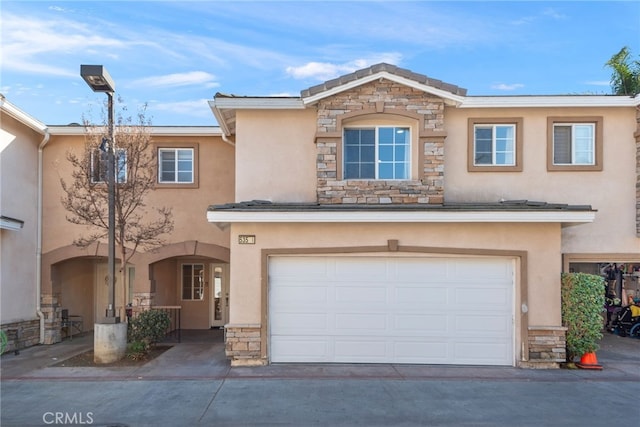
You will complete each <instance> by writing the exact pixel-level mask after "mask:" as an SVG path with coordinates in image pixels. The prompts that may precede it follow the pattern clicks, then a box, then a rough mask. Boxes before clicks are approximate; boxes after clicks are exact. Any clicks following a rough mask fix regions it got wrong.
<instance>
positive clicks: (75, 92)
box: [0, 0, 640, 126]
mask: <svg viewBox="0 0 640 427" xmlns="http://www.w3.org/2000/svg"><path fill="white" fill-rule="evenodd" d="M0 37H1V38H0V48H1V49H0V59H1V62H0V93H2V94H3V95H4V96H5V97H6V99H7V100H8V101H9V102H11V103H12V104H14V105H15V106H17V107H18V108H20V109H21V110H23V111H24V112H26V113H28V114H29V115H31V116H32V117H34V118H36V119H38V120H40V121H41V122H44V123H45V124H47V125H65V124H69V123H81V122H82V121H83V118H88V119H89V120H92V121H99V120H102V119H101V117H102V115H101V112H103V111H104V103H105V100H106V96H105V95H104V94H102V93H94V92H92V91H91V89H90V88H89V87H88V86H87V85H86V83H85V82H84V80H82V78H81V77H80V64H100V65H104V66H105V67H106V69H107V70H108V72H109V74H110V75H111V76H112V77H113V79H114V81H115V84H116V95H117V97H118V98H121V99H122V103H119V104H118V109H120V108H126V111H127V112H128V113H125V114H129V115H133V114H134V113H135V112H137V111H139V109H140V108H141V106H143V105H146V108H147V109H146V116H147V118H148V119H150V120H151V122H152V124H153V125H158V126H165V125H166V126H200V125H202V126H215V125H217V123H216V120H215V118H214V116H213V114H212V112H211V110H210V108H209V106H208V104H207V101H208V100H211V99H213V97H214V96H215V94H216V93H217V92H221V93H225V94H234V95H239V96H299V95H300V91H301V90H304V89H307V88H309V87H311V86H315V85H317V84H319V83H322V82H323V81H326V80H329V79H332V78H335V77H338V76H341V75H344V74H348V73H351V72H353V71H356V70H358V69H361V68H365V67H368V66H370V65H373V64H377V63H380V62H386V63H390V64H394V65H397V66H399V67H402V68H406V69H409V70H411V71H413V72H416V73H420V74H426V75H427V76H429V77H431V78H435V79H439V80H442V81H445V82H447V83H451V84H454V85H457V86H460V87H463V88H466V89H467V90H468V93H467V94H468V95H470V96H473V95H476V96H481V95H558V94H610V93H611V87H610V84H609V83H610V78H611V70H610V69H609V68H607V67H605V63H606V62H607V61H608V60H609V58H611V56H612V55H614V54H615V53H617V52H618V51H619V50H620V49H621V48H622V47H624V46H628V47H629V49H630V50H631V52H632V57H633V58H634V59H640V2H638V1H620V2H616V1H603V2H598V1H556V2H545V1H513V2H509V1H452V0H449V1H362V0H361V1H323V2H316V1H238V0H236V1H231V0H227V1H224V0H218V1H211V0H208V1H204V0H203V1H133V2H132V1H118V0H111V1H88V0H85V1H53V0H20V1H11V0H2V1H1V2H0Z"/></svg>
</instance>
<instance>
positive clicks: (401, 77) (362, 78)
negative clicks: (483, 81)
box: [300, 63, 467, 104]
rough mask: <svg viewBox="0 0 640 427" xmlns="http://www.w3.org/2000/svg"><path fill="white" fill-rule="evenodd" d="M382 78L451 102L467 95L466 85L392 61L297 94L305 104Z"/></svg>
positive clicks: (456, 102) (458, 101) (456, 101)
mask: <svg viewBox="0 0 640 427" xmlns="http://www.w3.org/2000/svg"><path fill="white" fill-rule="evenodd" d="M381 78H384V79H387V80H391V81H393V82H396V83H399V84H402V85H405V86H409V87H413V88H415V89H418V90H422V91H424V92H427V93H431V94H433V95H436V96H439V97H441V98H444V99H445V101H450V102H451V103H453V104H458V103H460V102H461V101H462V100H463V99H464V96H466V95H467V90H466V89H463V88H460V87H458V86H456V85H453V84H450V83H445V82H443V81H441V80H437V79H433V78H431V77H428V76H426V75H424V74H418V73H414V72H413V71H410V70H407V69H405V68H400V67H397V66H395V65H391V64H386V63H380V64H376V65H372V66H370V67H367V68H363V69H362V70H358V71H355V72H353V73H350V74H345V75H344V76H341V77H338V78H337V79H333V80H329V81H326V82H324V83H322V84H319V85H317V86H313V87H310V88H309V89H305V90H303V91H301V92H300V96H301V97H302V99H303V101H304V103H305V104H313V103H315V102H317V101H319V100H320V99H323V98H326V97H329V96H332V95H335V94H336V93H340V92H343V91H345V90H349V89H352V88H354V87H357V86H361V85H363V84H366V83H369V82H372V81H374V80H378V79H381Z"/></svg>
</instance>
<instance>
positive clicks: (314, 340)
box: [271, 335, 331, 362]
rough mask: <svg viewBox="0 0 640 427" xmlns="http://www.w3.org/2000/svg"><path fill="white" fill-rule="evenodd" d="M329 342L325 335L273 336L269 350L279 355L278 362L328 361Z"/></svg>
mask: <svg viewBox="0 0 640 427" xmlns="http://www.w3.org/2000/svg"><path fill="white" fill-rule="evenodd" d="M329 347H330V343H329V340H328V339H327V338H325V337H308V336H296V335H292V336H288V337H282V336H274V337H272V338H271V351H272V353H276V354H279V355H281V356H280V360H279V361H280V362H330V361H331V360H330V357H329V354H330V351H329Z"/></svg>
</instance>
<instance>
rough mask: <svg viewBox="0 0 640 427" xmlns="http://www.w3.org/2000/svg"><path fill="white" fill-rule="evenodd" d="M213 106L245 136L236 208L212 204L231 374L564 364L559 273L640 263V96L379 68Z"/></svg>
mask: <svg viewBox="0 0 640 427" xmlns="http://www.w3.org/2000/svg"><path fill="white" fill-rule="evenodd" d="M210 105H211V108H212V110H213V112H214V114H215V116H216V118H217V119H218V123H219V124H220V127H221V129H222V132H223V133H224V135H225V136H226V138H228V139H231V140H233V141H235V144H236V145H235V153H236V159H235V161H236V180H235V202H234V203H227V204H215V203H212V206H211V207H210V208H209V211H208V214H207V215H208V219H209V221H210V222H212V223H216V224H218V225H219V226H221V227H225V226H229V227H230V233H231V235H230V242H231V243H230V250H231V257H230V270H231V274H230V277H231V284H230V294H231V303H230V304H231V305H230V321H229V324H228V325H227V326H226V340H227V342H226V349H227V355H228V357H229V358H230V359H231V361H232V364H233V365H234V366H238V365H250V364H265V363H270V362H329V363H333V362H336V363H342V362H347V363H349V362H364V363H378V362H380V363H427V364H473V365H506V366H523V367H525V366H527V367H532V366H534V367H556V366H558V363H560V362H564V361H565V359H566V355H565V328H563V327H562V322H561V312H560V305H561V301H560V275H561V272H563V271H570V270H573V271H585V272H595V273H599V272H600V270H599V268H600V267H602V266H603V264H606V263H619V264H623V265H624V266H625V268H626V269H627V273H631V272H632V271H634V270H636V269H638V268H640V237H639V236H640V128H639V125H638V122H640V112H639V111H640V110H639V109H638V107H639V106H640V97H635V98H631V97H625V96H503V97H501V96H493V97H475V96H468V95H467V94H466V90H464V89H461V88H459V87H457V86H455V85H451V84H448V83H444V82H442V81H439V80H434V79H431V78H429V77H427V76H424V75H421V74H417V73H413V72H411V71H408V70H405V69H401V68H397V67H395V66H392V65H388V64H378V65H375V66H372V67H369V68H366V69H363V70H360V71H357V72H355V73H352V74H348V75H345V76H342V77H340V78H337V79H334V80H331V81H328V82H326V83H324V84H321V85H319V86H315V87H312V88H309V89H307V90H303V91H302V92H301V96H300V97H287V98H276V97H239V96H227V95H223V94H217V95H216V96H215V99H214V100H213V101H211V102H210ZM625 279H626V280H625V282H626V283H625V286H627V287H628V288H629V290H630V291H633V289H634V288H635V289H636V290H637V286H638V284H637V277H635V276H634V275H632V274H627V275H626V276H625Z"/></svg>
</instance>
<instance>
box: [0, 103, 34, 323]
mask: <svg viewBox="0 0 640 427" xmlns="http://www.w3.org/2000/svg"><path fill="white" fill-rule="evenodd" d="M0 120H2V129H0V211H1V213H2V215H4V216H7V217H11V218H15V219H18V220H21V221H24V224H23V227H22V228H21V229H19V230H0V259H2V268H1V269H0V283H1V285H0V289H1V290H2V295H0V323H2V324H5V323H11V322H17V321H21V320H28V319H34V318H36V301H37V300H36V268H35V265H36V262H37V261H36V252H37V250H36V238H37V235H36V234H37V200H38V182H37V181H38V144H39V143H40V142H41V141H42V140H43V136H42V135H40V134H38V133H36V132H34V131H32V130H31V129H29V128H27V127H26V126H24V125H22V124H21V123H19V122H17V121H16V120H14V119H13V118H11V117H9V116H8V115H6V114H3V115H2V117H1V118H0Z"/></svg>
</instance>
